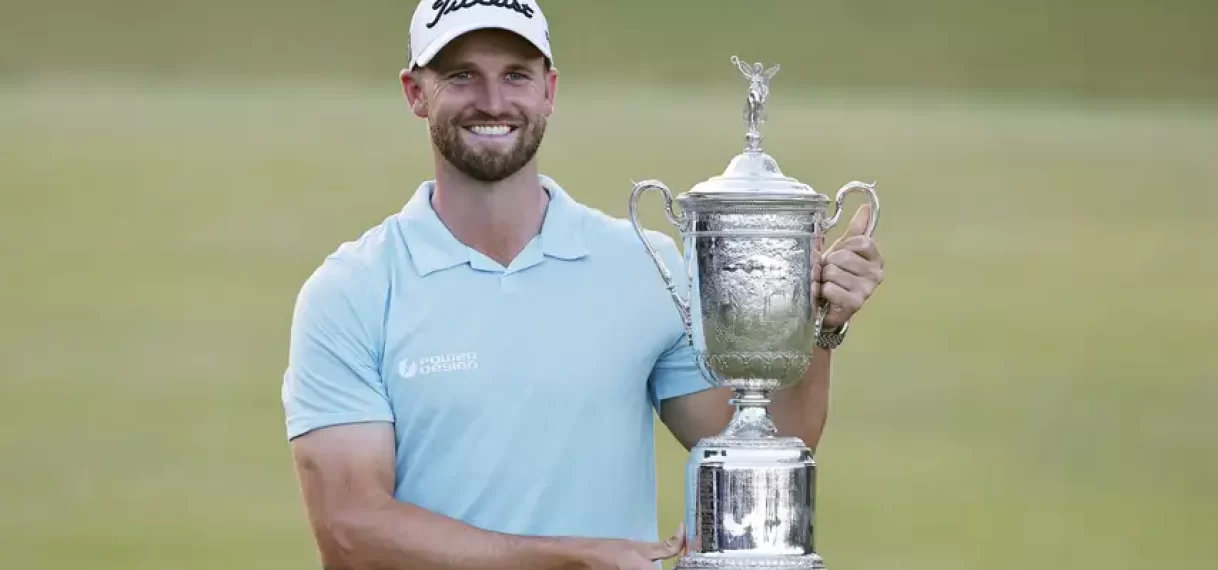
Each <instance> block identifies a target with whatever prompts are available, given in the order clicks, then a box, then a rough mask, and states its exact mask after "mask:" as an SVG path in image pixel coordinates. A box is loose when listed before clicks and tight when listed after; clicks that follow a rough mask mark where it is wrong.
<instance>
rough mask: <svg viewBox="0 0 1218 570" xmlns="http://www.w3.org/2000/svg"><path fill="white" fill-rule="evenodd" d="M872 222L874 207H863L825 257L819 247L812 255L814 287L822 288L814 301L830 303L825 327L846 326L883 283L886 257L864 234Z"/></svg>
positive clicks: (868, 205)
mask: <svg viewBox="0 0 1218 570" xmlns="http://www.w3.org/2000/svg"><path fill="white" fill-rule="evenodd" d="M870 220H871V205H870V204H864V205H863V206H861V207H860V208H859V209H858V211H856V212H855V213H854V218H853V219H852V220H850V227H849V228H847V229H846V233H845V234H843V235H842V237H840V238H838V240H837V241H836V242H834V244H833V245H832V246H831V247H829V250H828V252H826V253H825V254H824V255H823V256H822V255H821V253H820V245H821V244H817V247H816V251H814V252H813V254H812V281H813V283H814V285H813V287H814V288H818V289H819V290H814V291H813V292H812V294H813V298H814V299H823V300H826V301H828V302H829V312H828V314H827V315H825V321H824V324H823V325H822V326H823V328H826V329H832V328H837V327H840V326H842V325H844V324H846V322H847V321H849V320H850V318H851V317H853V316H854V315H855V313H857V312H858V311H859V309H861V308H863V303H865V302H867V299H869V298H871V294H872V293H874V292H875V290H876V288H877V287H879V286H880V283H881V282H883V281H884V256H883V255H881V254H880V249H879V247H878V246H877V245H876V243H875V240H873V239H871V238H869V237H867V236H866V235H865V234H866V231H867V223H868V222H869V221H870Z"/></svg>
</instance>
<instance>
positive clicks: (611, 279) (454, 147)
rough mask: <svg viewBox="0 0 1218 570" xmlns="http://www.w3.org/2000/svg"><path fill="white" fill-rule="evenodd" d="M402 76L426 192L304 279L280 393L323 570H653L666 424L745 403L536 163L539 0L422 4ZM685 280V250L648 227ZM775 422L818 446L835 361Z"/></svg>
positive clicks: (590, 215)
mask: <svg viewBox="0 0 1218 570" xmlns="http://www.w3.org/2000/svg"><path fill="white" fill-rule="evenodd" d="M410 35H411V42H410V44H411V54H412V57H411V61H410V63H409V65H408V66H407V68H406V69H404V70H403V71H402V74H401V82H402V90H403V93H404V95H405V98H406V101H407V102H408V104H409V108H410V110H411V111H412V112H413V113H414V114H415V115H416V116H417V117H418V118H420V119H422V120H426V121H427V123H428V125H429V132H430V139H431V145H432V150H433V157H434V164H435V166H434V178H432V179H430V180H426V181H424V182H422V183H421V184H419V185H418V186H417V188H416V189H415V191H414V194H413V196H411V197H410V198H409V200H407V202H406V204H405V206H404V207H403V208H402V210H401V211H399V212H397V213H395V214H393V215H391V216H389V217H388V218H387V219H385V220H384V221H383V223H381V224H379V225H377V226H375V227H373V228H371V229H370V230H368V231H367V232H366V233H364V234H363V235H362V236H360V237H359V238H358V239H355V240H353V241H351V242H348V243H344V244H342V245H341V246H339V247H338V249H337V250H336V251H335V252H333V253H332V254H331V255H329V256H327V257H326V259H325V260H324V261H323V262H322V264H321V266H320V267H318V268H317V269H316V271H315V272H314V273H313V274H312V275H311V276H310V277H309V278H308V280H307V281H306V282H305V284H304V286H303V287H302V289H301V291H300V294H299V297H298V298H297V302H296V307H295V311H294V314H293V321H292V328H291V339H290V348H289V361H288V367H287V370H286V372H285V374H284V379H283V389H282V397H283V405H284V410H285V413H286V422H287V435H288V438H289V439H290V441H291V449H292V453H293V457H294V460H295V466H296V471H297V474H298V477H299V481H300V487H301V493H302V496H303V500H304V503H305V508H306V511H307V514H308V517H309V521H310V523H311V525H312V529H313V532H314V536H315V539H316V541H317V545H318V549H319V554H320V557H321V560H322V563H323V566H324V567H326V568H328V569H330V570H339V569H350V570H362V569H369V570H371V569H377V570H383V569H397V568H401V569H403V570H420V569H438V570H465V569H475V568H477V569H484V568H485V569H496V570H509V569H521V570H525V569H527V570H549V569H556V570H557V569H568V568H570V569H594V570H602V569H604V570H608V569H614V570H618V569H631V570H641V569H644V568H646V569H653V568H655V567H656V564H657V561H659V560H663V559H667V558H671V557H673V556H676V555H677V554H679V553H680V552H681V550H682V548H683V547H684V545H685V541H686V540H687V536H686V533H685V531H684V530H683V529H678V531H677V533H676V535H675V536H673V537H672V538H670V539H669V540H668V541H665V542H658V541H657V534H658V529H657V528H656V524H655V523H656V489H655V455H654V449H653V412H658V413H659V415H660V418H661V419H662V421H663V423H664V425H665V426H667V428H668V429H669V430H671V432H672V433H673V434H674V435H675V437H676V438H677V439H678V440H679V441H680V442H681V443H682V444H684V445H685V446H686V447H687V448H689V447H692V446H693V445H694V444H696V443H697V441H698V440H699V439H701V438H703V437H707V436H710V435H714V434H716V433H718V432H719V431H721V430H722V429H723V428H724V427H725V426H726V425H727V422H728V420H729V419H730V416H731V407H730V406H729V405H728V403H727V401H728V398H729V394H728V393H726V392H725V391H723V390H721V389H712V388H710V386H709V385H708V384H707V382H706V380H705V379H704V378H702V376H701V375H700V373H699V372H698V368H697V367H696V366H695V363H694V360H693V356H692V353H691V351H690V348H689V345H688V342H687V339H686V338H685V336H684V328H683V326H682V323H681V320H680V316H679V315H678V313H677V311H676V310H675V308H674V307H673V305H672V303H671V301H670V299H669V296H668V292H667V290H666V289H665V288H664V287H663V286H661V284H660V283H659V277H658V275H657V274H656V271H655V266H654V265H653V264H652V261H651V259H650V258H649V257H648V256H647V254H646V252H645V250H644V248H643V246H642V244H641V243H640V242H639V241H638V238H637V236H636V235H635V233H634V230H633V227H632V226H631V224H630V223H629V222H626V221H624V220H621V219H617V218H613V217H610V216H607V215H605V214H603V213H601V212H599V211H596V210H594V209H591V208H589V207H587V206H585V205H583V204H581V203H579V202H577V201H576V200H575V199H573V198H572V197H571V196H570V195H569V194H568V193H567V192H566V191H565V190H564V189H563V188H562V187H561V186H559V185H558V184H557V183H556V182H555V181H554V180H552V179H550V178H548V177H545V176H543V175H541V174H540V172H539V169H538V164H537V154H538V150H539V148H540V146H541V142H542V139H543V136H544V134H545V130H546V122H547V120H548V119H549V118H550V116H551V115H552V113H553V110H554V101H555V93H556V87H557V82H558V72H557V69H556V67H555V65H554V56H553V53H552V51H551V47H550V39H549V31H548V26H547V23H546V19H545V16H544V15H543V14H542V11H541V9H540V7H538V6H537V5H536V4H535V2H534V1H533V0H437V1H434V2H433V1H432V0H425V1H424V2H423V3H422V4H420V5H419V6H418V9H417V10H416V12H415V14H414V18H413V20H412V22H411V29H410ZM866 221H867V214H866V212H865V211H860V215H856V216H855V220H854V222H853V223H852V229H851V230H850V231H849V232H848V235H847V236H846V237H844V238H843V240H840V241H839V242H838V243H837V244H835V247H834V251H833V252H832V253H830V254H829V255H827V256H826V257H825V259H824V263H823V269H822V264H816V267H817V270H816V271H818V272H819V275H818V279H823V286H822V288H823V290H824V296H825V297H826V298H828V299H829V300H830V301H831V303H833V310H832V311H831V312H830V314H829V316H828V318H827V319H826V324H827V326H839V327H840V326H842V325H844V324H845V323H846V321H847V320H848V319H849V318H850V317H851V315H853V314H854V313H855V311H857V310H858V308H859V307H860V306H861V305H862V303H863V302H864V301H865V300H866V299H867V297H868V296H870V295H871V293H872V291H873V290H874V289H875V287H876V285H878V284H879V282H880V280H881V277H882V268H883V263H882V258H881V257H880V255H879V252H878V250H877V249H876V246H875V243H874V242H872V241H871V240H870V238H867V237H865V236H862V235H859V234H861V233H862V228H863V227H865V225H866ZM648 237H649V239H650V240H651V242H652V243H653V244H655V245H656V246H657V249H658V250H659V252H660V254H661V255H662V256H664V258H665V261H666V262H667V263H668V266H669V267H677V266H678V265H679V264H680V263H682V258H681V255H680V253H679V252H678V250H677V248H676V245H675V243H674V242H673V240H672V239H670V238H668V237H667V236H665V235H663V234H660V233H658V232H649V236H648ZM816 350H817V351H818V354H816V355H815V360H814V362H815V363H816V364H815V365H814V367H813V368H812V369H811V370H810V371H809V373H808V376H807V378H805V381H804V382H803V383H802V384H801V385H800V386H798V387H795V388H791V389H787V390H784V391H783V393H782V394H779V395H776V397H775V401H774V403H773V404H772V405H771V410H772V414H773V416H774V419H775V423H776V424H777V426H778V428H779V431H780V432H781V433H783V434H789V435H796V436H798V437H800V438H802V439H803V440H804V441H805V442H806V443H808V445H810V446H812V447H815V445H816V442H817V441H818V440H819V438H820V433H821V429H822V427H823V425H824V420H825V411H826V403H827V395H828V383H829V356H830V354H831V351H832V347H831V346H822V347H818V348H817V349H816Z"/></svg>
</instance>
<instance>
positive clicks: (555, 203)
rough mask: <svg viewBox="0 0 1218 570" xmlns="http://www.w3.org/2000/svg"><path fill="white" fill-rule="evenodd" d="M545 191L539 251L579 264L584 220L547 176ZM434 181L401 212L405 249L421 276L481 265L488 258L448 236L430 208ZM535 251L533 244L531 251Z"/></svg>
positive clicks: (417, 192)
mask: <svg viewBox="0 0 1218 570" xmlns="http://www.w3.org/2000/svg"><path fill="white" fill-rule="evenodd" d="M540 179H541V184H542V187H543V188H545V189H546V190H547V191H548V192H549V194H550V203H549V204H548V205H547V206H546V214H545V219H544V220H543V222H542V226H541V232H540V234H539V235H538V236H537V237H536V238H535V239H534V241H535V242H536V247H537V248H539V249H540V251H541V253H542V254H543V255H544V256H546V257H552V258H556V259H562V260H568V261H569V260H576V259H580V258H582V257H584V256H586V255H588V248H587V247H586V244H585V241H584V235H583V216H582V210H581V209H580V207H579V204H578V203H577V202H576V201H575V200H574V199H573V198H572V197H571V196H570V195H568V194H567V193H566V191H565V190H563V188H562V187H561V186H559V185H558V183H557V182H555V181H554V180H553V179H551V178H549V177H547V176H540ZM434 190H435V181H434V180H428V181H425V182H423V183H422V184H420V185H419V187H418V189H417V190H415V193H414V195H413V196H411V198H410V200H409V201H407V203H406V205H405V206H404V207H403V208H402V212H401V215H400V216H399V217H398V226H399V227H400V228H401V231H402V235H403V236H404V237H405V239H406V247H407V249H408V250H409V251H410V257H411V259H412V260H413V262H414V266H415V269H416V270H417V271H418V272H419V274H420V275H428V274H430V273H433V272H436V271H440V270H443V269H448V268H451V267H455V266H457V265H461V264H464V263H471V262H473V263H479V262H480V261H481V260H485V258H484V257H483V256H482V255H481V254H480V253H478V252H477V251H474V250H473V249H471V248H470V247H469V246H467V245H465V244H463V243H461V242H460V241H459V240H457V238H456V237H455V236H453V235H452V233H451V232H449V230H448V227H447V226H445V225H444V222H443V221H441V220H440V217H439V216H438V215H437V214H436V211H435V209H433V208H432V205H431V195H432V192H433V191H434ZM531 247H534V245H533V244H530V245H529V246H528V247H526V251H525V252H522V253H521V255H525V254H526V252H527V251H528V248H531Z"/></svg>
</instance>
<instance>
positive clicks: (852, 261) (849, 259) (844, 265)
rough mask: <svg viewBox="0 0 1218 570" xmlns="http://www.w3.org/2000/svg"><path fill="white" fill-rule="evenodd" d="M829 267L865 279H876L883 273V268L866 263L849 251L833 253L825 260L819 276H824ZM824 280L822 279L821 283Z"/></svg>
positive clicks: (874, 263)
mask: <svg viewBox="0 0 1218 570" xmlns="http://www.w3.org/2000/svg"><path fill="white" fill-rule="evenodd" d="M829 267H835V268H837V269H838V270H842V271H846V272H848V273H852V274H854V275H857V276H859V277H862V278H865V279H877V278H878V277H879V276H880V275H881V274H882V273H883V267H882V266H881V265H880V264H879V263H877V262H874V261H867V260H866V259H864V258H863V257H862V256H860V255H859V254H857V253H855V252H853V251H849V250H842V251H835V252H833V253H832V254H830V255H829V257H828V258H826V259H825V264H824V266H823V267H821V270H820V271H821V275H822V276H823V275H825V273H826V272H827V271H828V268H829ZM823 280H824V278H823V277H822V281H823Z"/></svg>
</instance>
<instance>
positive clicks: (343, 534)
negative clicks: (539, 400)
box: [292, 423, 682, 570]
mask: <svg viewBox="0 0 1218 570" xmlns="http://www.w3.org/2000/svg"><path fill="white" fill-rule="evenodd" d="M393 445H394V435H393V428H392V426H391V425H390V424H386V423H365V424H353V425H345V426H337V427H331V428H325V429H320V430H317V431H314V432H311V433H309V434H306V435H303V436H301V437H299V438H296V439H295V440H293V441H292V454H293V458H294V460H295V466H296V472H297V477H298V479H299V482H300V489H301V494H302V496H303V499H304V503H305V509H306V511H307V515H308V518H309V522H310V525H311V527H312V529H313V535H314V538H315V539H316V541H317V546H318V549H319V553H320V555H321V561H322V566H323V567H324V568H325V569H326V570H398V569H401V570H419V569H423V568H426V569H428V570H475V569H477V570H483V569H486V570H567V569H580V570H583V569H597V570H600V569H602V568H618V567H619V566H617V564H618V563H621V564H622V566H620V567H621V568H649V567H648V566H639V564H650V563H651V562H650V560H658V559H662V558H668V557H671V556H673V555H675V554H676V553H677V549H679V548H680V547H681V546H682V545H681V544H675V545H674V544H671V543H666V544H653V543H637V542H629V541H609V540H591V539H576V538H544V537H524V536H516V535H508V534H502V533H496V532H489V531H485V530H481V529H478V528H476V527H473V526H471V525H468V524H465V523H463V522H460V521H458V520H455V519H452V518H450V517H446V516H443V515H439V514H435V513H432V512H429V511H427V510H424V509H422V508H419V507H416V506H414V505H410V504H407V503H404V502H401V501H398V500H396V499H395V498H394V497H393V485H394V460H393V458H394V449H393ZM572 508H578V506H573V507H572ZM610 564H612V565H610ZM631 564H634V565H631Z"/></svg>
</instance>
